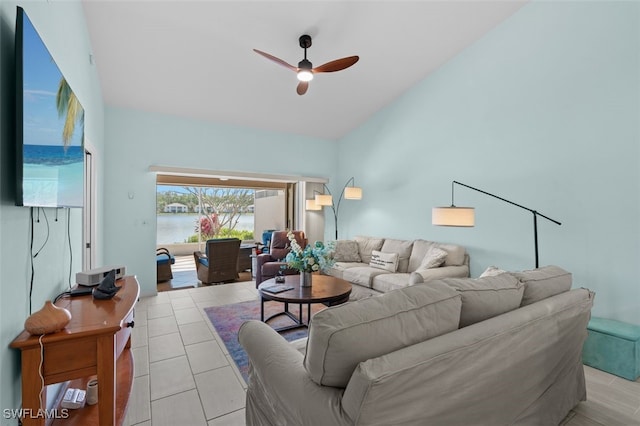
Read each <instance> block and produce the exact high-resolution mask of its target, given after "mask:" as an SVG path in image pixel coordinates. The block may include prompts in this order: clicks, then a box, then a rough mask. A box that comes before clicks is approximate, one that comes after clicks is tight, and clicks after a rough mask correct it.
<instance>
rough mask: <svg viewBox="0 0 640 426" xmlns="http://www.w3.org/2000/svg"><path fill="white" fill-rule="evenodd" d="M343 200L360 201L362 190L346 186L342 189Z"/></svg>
mask: <svg viewBox="0 0 640 426" xmlns="http://www.w3.org/2000/svg"><path fill="white" fill-rule="evenodd" d="M344 198H345V199H346V200H362V188H359V187H357V186H346V187H345V188H344Z"/></svg>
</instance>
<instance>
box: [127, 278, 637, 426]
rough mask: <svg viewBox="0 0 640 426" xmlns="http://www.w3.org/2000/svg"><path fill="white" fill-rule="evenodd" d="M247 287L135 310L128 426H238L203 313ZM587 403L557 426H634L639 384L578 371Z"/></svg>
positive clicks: (231, 374) (229, 372)
mask: <svg viewBox="0 0 640 426" xmlns="http://www.w3.org/2000/svg"><path fill="white" fill-rule="evenodd" d="M256 297H257V292H256V290H255V284H254V282H253V281H246V282H238V283H232V284H223V285H217V286H206V287H197V288H190V289H183V290H174V291H167V292H161V293H158V295H157V296H153V297H147V298H143V299H141V300H140V301H139V302H138V304H137V305H136V319H135V321H136V326H135V328H134V329H133V334H132V348H133V354H134V360H135V379H134V384H133V390H132V395H131V399H130V401H129V410H128V413H127V418H126V419H125V426H127V425H145V426H147V425H151V426H164V425H170V426H175V425H185V426H200V425H207V426H236V425H239V426H241V425H244V404H245V402H244V401H245V391H246V384H245V383H244V381H243V379H242V377H241V376H240V373H239V372H238V370H237V368H236V366H235V363H234V362H233V360H232V359H231V358H230V357H229V354H228V352H227V349H226V347H225V346H224V343H223V342H222V340H221V339H220V338H219V337H218V335H217V333H216V331H215V329H214V328H213V325H212V324H211V323H210V321H209V320H208V318H207V317H206V314H205V313H204V310H203V309H204V308H205V307H208V306H216V305H226V304H229V303H238V302H242V301H246V300H252V299H255V298H256ZM585 373H586V378H587V397H588V401H586V402H583V403H581V404H579V405H578V406H577V407H576V408H574V410H572V412H571V413H569V415H568V416H567V418H566V419H565V420H564V421H563V423H562V424H563V426H598V425H600V426H632V425H640V380H639V381H636V382H631V381H628V380H624V379H621V378H619V377H616V376H613V375H611V374H607V373H605V372H602V371H599V370H595V369H593V368H590V367H585Z"/></svg>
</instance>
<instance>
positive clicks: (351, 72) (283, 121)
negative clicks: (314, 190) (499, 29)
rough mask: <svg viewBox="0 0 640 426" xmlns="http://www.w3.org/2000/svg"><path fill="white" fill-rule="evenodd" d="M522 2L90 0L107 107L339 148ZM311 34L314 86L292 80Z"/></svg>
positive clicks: (87, 9)
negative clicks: (335, 65)
mask: <svg viewBox="0 0 640 426" xmlns="http://www.w3.org/2000/svg"><path fill="white" fill-rule="evenodd" d="M525 3H526V1H509V0H502V1H482V0H474V1H451V0H450V1H337V0H334V1H322V2H317V1H305V0H296V1H202V0H201V1H183V0H174V1H150V0H146V1H113V0H112V1H104V0H84V1H83V6H84V10H85V14H86V18H87V25H88V29H89V34H90V37H91V44H92V48H93V56H94V60H95V64H96V67H97V69H98V74H99V76H100V81H101V86H102V91H103V96H104V99H105V102H106V103H107V105H110V106H116V107H125V108H133V109H138V110H144V111H150V112H157V113H162V114H170V115H176V116H181V117H189V118H194V119H200V120H208V121H215V122H219V123H227V124H234V125H239V126H247V127H252V128H257V129H263V130H271V131H278V132H286V133H293V134H300V135H308V136H312V137H319V138H325V139H338V138H340V137H342V136H344V135H345V134H346V133H347V132H349V131H351V130H352V129H354V128H356V127H357V126H358V125H360V124H362V123H363V122H365V121H366V120H367V119H368V118H369V117H371V115H372V114H374V113H375V112H376V111H378V110H379V109H381V108H382V107H384V106H385V105H387V104H389V103H390V102H392V101H393V100H395V99H396V98H397V97H399V96H400V95H402V94H403V93H404V92H406V91H407V90H410V88H411V87H412V86H413V85H415V84H416V83H417V82H419V81H420V80H422V79H424V78H425V77H426V76H428V75H429V73H431V72H433V71H434V70H436V69H437V68H438V67H440V66H441V65H442V64H444V63H445V62H447V61H448V60H450V59H451V58H453V57H454V56H455V55H456V54H458V53H459V52H460V51H462V50H463V49H464V48H466V47H467V46H469V45H470V44H472V43H474V42H475V41H476V40H478V39H479V38H481V37H482V36H483V35H484V34H486V33H487V32H488V31H490V30H491V29H492V28H494V27H496V26H497V25H498V24H499V23H500V22H501V21H503V20H505V19H506V18H508V17H509V16H510V15H512V14H513V13H515V12H516V11H517V10H518V9H519V8H520V7H522V6H523V5H524V4H525ZM302 34H309V35H311V36H312V37H313V46H312V47H311V48H310V49H309V50H308V59H309V60H311V61H312V62H313V64H314V66H318V65H321V64H323V63H325V62H329V61H331V60H334V59H338V58H342V57H345V56H351V55H359V56H360V61H359V62H358V63H356V64H355V65H354V66H352V67H351V68H348V69H346V70H344V71H340V72H336V73H325V74H318V75H316V77H315V79H314V80H313V81H312V82H311V83H310V86H309V91H308V92H307V94H306V95H304V96H299V95H297V94H296V91H295V89H296V85H297V80H296V76H295V74H294V73H293V72H291V71H289V70H287V69H286V68H284V67H282V66H279V65H277V64H275V63H273V62H271V61H269V60H267V59H265V58H263V57H261V56H259V55H257V54H256V53H254V52H253V51H252V49H254V48H256V49H259V50H262V51H265V52H268V53H270V54H272V55H274V56H277V57H279V58H281V59H283V60H285V61H286V62H288V63H290V64H292V65H297V63H298V61H300V60H301V59H302V57H303V50H302V49H301V48H300V46H299V45H298V37H299V36H300V35H302Z"/></svg>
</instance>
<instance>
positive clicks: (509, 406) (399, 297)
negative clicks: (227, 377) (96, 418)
mask: <svg viewBox="0 0 640 426" xmlns="http://www.w3.org/2000/svg"><path fill="white" fill-rule="evenodd" d="M570 287H571V274H569V273H568V272H566V271H564V270H562V269H561V268H558V267H555V266H551V267H545V268H540V269H536V270H532V271H525V272H520V273H502V274H499V275H495V276H487V277H482V278H479V279H470V278H466V279H454V278H446V279H442V280H432V281H429V282H426V283H424V284H418V285H413V286H408V287H405V288H401V289H398V290H393V291H389V292H387V293H385V294H381V295H379V296H375V297H369V298H365V299H362V300H359V301H355V302H349V303H346V304H343V305H339V306H335V307H330V308H327V309H325V310H323V311H320V312H318V313H317V314H316V315H315V316H313V318H312V320H311V324H310V327H309V337H308V340H307V342H306V350H305V351H304V352H305V353H306V354H305V355H303V353H301V351H298V350H296V348H295V346H294V345H292V344H290V343H288V342H287V341H286V340H285V339H284V338H282V337H281V336H280V335H279V334H278V333H276V332H275V331H273V330H272V329H271V327H269V326H268V325H266V324H264V323H261V322H259V321H248V322H246V323H244V324H243V325H242V327H241V329H240V332H239V341H240V343H241V344H242V346H243V347H244V348H245V350H246V351H247V354H248V355H249V361H250V369H249V383H248V388H247V395H246V422H247V425H249V426H251V425H400V424H402V425H512V424H515V425H555V424H559V423H560V422H561V421H562V419H563V418H564V417H565V416H566V415H567V414H568V412H569V411H570V410H571V408H573V407H574V406H575V405H576V404H577V403H578V402H579V401H582V400H585V399H586V391H585V382H584V371H583V366H582V360H581V353H582V346H583V343H584V340H585V338H586V336H587V323H588V321H589V317H590V312H591V307H592V305H593V297H594V295H593V293H591V292H590V291H588V290H586V289H574V290H570ZM460 325H462V327H460Z"/></svg>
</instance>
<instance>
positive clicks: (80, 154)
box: [16, 7, 84, 207]
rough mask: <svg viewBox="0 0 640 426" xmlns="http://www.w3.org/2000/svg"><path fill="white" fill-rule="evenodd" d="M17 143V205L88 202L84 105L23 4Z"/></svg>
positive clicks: (20, 11) (18, 23)
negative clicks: (85, 193) (85, 171)
mask: <svg viewBox="0 0 640 426" xmlns="http://www.w3.org/2000/svg"><path fill="white" fill-rule="evenodd" d="M16 142H17V145H16V177H17V179H16V190H17V191H16V192H17V194H16V205H18V206H31V207H82V206H83V195H84V185H83V179H84V143H83V142H84V109H83V108H82V105H80V102H79V101H78V99H77V98H76V97H75V95H74V93H73V91H72V90H71V88H70V87H69V85H68V84H67V80H66V79H65V77H64V76H63V75H62V73H61V72H60V70H59V69H58V66H57V65H56V63H55V61H54V60H53V58H52V56H51V54H50V53H49V51H48V50H47V47H46V46H45V44H44V42H43V41H42V39H41V38H40V36H39V35H38V32H37V31H36V29H35V28H34V27H33V24H32V23H31V21H30V20H29V18H28V17H27V14H26V13H25V12H24V10H23V9H22V8H20V7H18V10H17V20H16Z"/></svg>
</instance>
